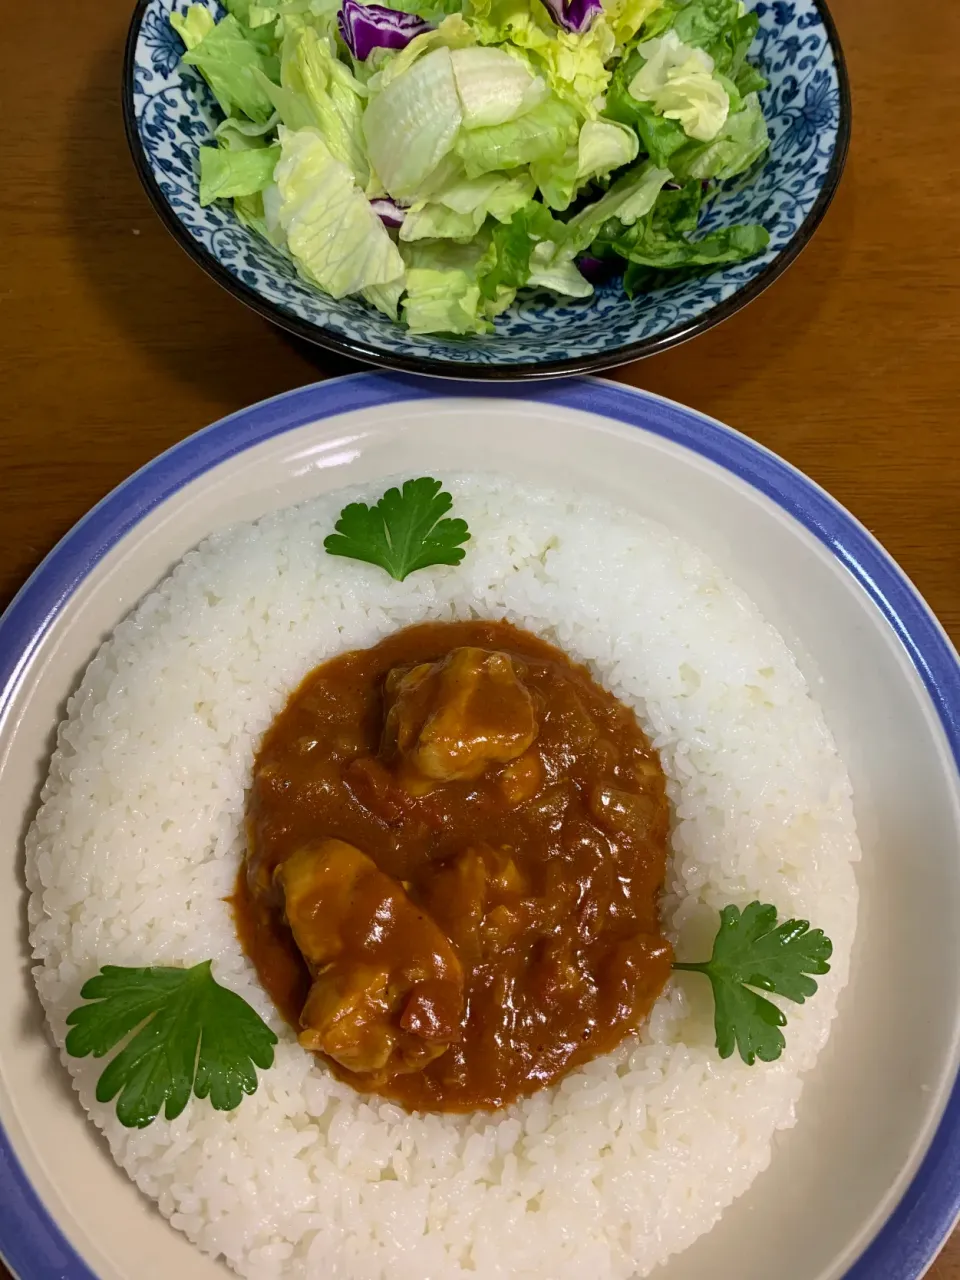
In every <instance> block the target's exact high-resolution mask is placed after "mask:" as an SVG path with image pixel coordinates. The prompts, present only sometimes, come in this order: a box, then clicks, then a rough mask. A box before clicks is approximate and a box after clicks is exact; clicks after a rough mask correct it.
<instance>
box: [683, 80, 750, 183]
mask: <svg viewBox="0 0 960 1280" xmlns="http://www.w3.org/2000/svg"><path fill="white" fill-rule="evenodd" d="M769 145H770V135H769V133H768V131H767V122H766V120H764V118H763V111H762V109H761V107H760V100H759V99H758V98H757V95H756V94H755V93H751V94H748V95H747V97H746V99H745V100H744V104H743V107H742V109H741V110H740V111H738V112H737V113H736V115H732V116H729V117H728V118H727V122H726V124H725V125H724V126H723V128H722V129H721V130H720V132H719V133H718V134H717V136H716V137H715V138H714V139H713V141H712V142H704V143H700V144H698V145H693V144H691V145H690V146H688V147H685V148H684V149H683V150H682V151H678V152H677V154H676V155H675V156H674V158H673V160H672V162H671V164H672V168H673V171H674V175H675V177H676V178H677V179H678V180H679V181H681V182H683V181H685V180H686V179H687V178H699V179H700V180H701V181H702V180H703V179H705V178H716V179H717V180H718V181H721V182H722V181H724V180H725V179H727V178H733V177H736V175H737V174H739V173H745V172H746V170H747V169H749V168H750V166H751V165H752V164H754V163H755V162H756V161H757V160H758V159H759V158H760V156H762V155H763V153H764V152H765V151H766V149H767V147H768V146H769Z"/></svg>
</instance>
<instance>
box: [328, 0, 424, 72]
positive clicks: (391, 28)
mask: <svg viewBox="0 0 960 1280" xmlns="http://www.w3.org/2000/svg"><path fill="white" fill-rule="evenodd" d="M337 26H338V27H339V28H340V34H341V36H342V37H343V43H344V44H345V45H346V46H347V48H348V49H349V50H350V52H351V53H352V54H353V56H354V57H355V58H359V59H360V61H361V62H364V61H365V60H366V59H367V58H369V57H370V54H371V53H372V52H373V51H374V49H404V48H406V46H407V45H408V44H409V43H410V41H411V40H412V39H413V38H414V36H419V35H422V34H423V32H424V31H432V30H433V25H432V24H431V23H429V22H424V20H423V18H418V17H417V15H416V14H415V13H401V12H400V11H399V10H397V9H385V8H384V7H383V5H381V4H360V3H359V0H343V4H342V5H341V6H340V12H339V13H338V14H337Z"/></svg>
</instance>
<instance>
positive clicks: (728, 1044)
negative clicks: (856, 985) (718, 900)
mask: <svg viewBox="0 0 960 1280" xmlns="http://www.w3.org/2000/svg"><path fill="white" fill-rule="evenodd" d="M832 952H833V943H832V942H831V941H830V939H829V938H828V937H826V936H825V934H824V932H823V930H822V929H811V928H810V925H809V924H808V923H807V921H806V920H785V921H784V922H783V924H781V925H778V924H777V909H776V907H771V906H768V905H764V904H763V903H761V902H751V903H750V905H749V906H748V907H745V908H744V910H743V913H742V914H741V912H740V911H739V910H738V909H737V908H736V907H732V906H731V907H724V909H723V910H722V911H721V912H720V931H719V933H718V934H717V937H716V940H715V942H714V944H713V955H712V956H711V957H710V959H709V960H705V961H703V962H702V963H701V964H679V963H675V964H674V966H673V967H674V969H681V970H685V971H686V972H688V973H702V974H705V975H706V976H707V977H708V978H709V979H710V985H711V986H712V987H713V999H714V1005H715V1016H714V1025H715V1027H716V1032H717V1049H718V1050H719V1051H720V1057H721V1058H729V1057H730V1056H731V1054H732V1053H733V1050H734V1048H737V1049H739V1050H740V1057H741V1058H742V1059H743V1060H744V1062H746V1063H747V1065H748V1066H753V1063H754V1062H755V1060H756V1059H757V1058H759V1059H760V1060H761V1062H773V1061H775V1059H777V1058H779V1057H780V1055H781V1053H782V1052H783V1050H784V1047H785V1044H786V1041H785V1040H784V1038H783V1033H782V1032H781V1031H780V1028H781V1027H783V1026H786V1022H787V1019H786V1018H785V1017H784V1015H783V1013H782V1012H781V1010H780V1009H778V1008H777V1006H776V1005H775V1004H773V1003H772V1002H771V1001H770V1000H765V999H764V998H763V996H761V995H758V994H757V992H756V991H752V990H751V987H759V988H760V990H761V991H772V992H773V993H774V994H775V995H779V996H786V998H787V999H788V1000H793V1001H795V1002H796V1003H797V1004H803V1002H804V1001H805V1000H806V999H807V997H808V996H812V995H813V994H814V993H815V992H816V990H817V984H816V982H814V980H813V978H811V977H809V976H808V975H809V974H811V973H828V972H829V971H830V966H829V964H828V963H827V961H828V960H829V959H830V956H831V954H832Z"/></svg>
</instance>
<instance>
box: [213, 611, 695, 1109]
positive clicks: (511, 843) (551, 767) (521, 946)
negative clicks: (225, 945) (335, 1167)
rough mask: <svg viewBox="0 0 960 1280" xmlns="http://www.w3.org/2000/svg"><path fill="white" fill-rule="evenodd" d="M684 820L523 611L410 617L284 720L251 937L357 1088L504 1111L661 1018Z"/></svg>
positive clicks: (264, 817) (606, 708)
mask: <svg viewBox="0 0 960 1280" xmlns="http://www.w3.org/2000/svg"><path fill="white" fill-rule="evenodd" d="M667 825H668V811H667V802H666V796H665V791H664V778H663V773H662V771H661V768H660V763H659V761H658V759H657V756H656V753H655V752H654V751H653V750H652V748H651V747H650V744H649V742H648V741H647V739H646V738H645V737H644V734H643V733H642V731H641V730H640V727H639V725H638V724H637V721H636V718H635V716H634V714H633V712H632V711H631V710H630V709H629V708H627V707H625V706H624V705H623V704H621V703H620V702H618V701H617V700H616V698H614V697H613V696H612V695H611V694H609V693H608V692H607V691H606V690H604V689H602V688H601V687H600V686H599V685H598V684H596V683H595V681H594V680H593V679H592V678H591V676H590V675H589V673H588V672H587V670H586V669H585V668H584V667H580V666H575V665H574V664H573V663H571V662H570V661H569V659H568V658H567V657H566V656H565V655H564V654H563V653H561V652H560V651H559V650H558V649H555V648H553V647H551V646H550V645H548V644H546V643H544V642H543V641H542V640H539V639H537V638H536V637H535V636H533V635H530V634H528V633H526V632H523V631H520V630H517V629H516V628H514V627H512V626H510V625H508V624H507V623H491V622H458V623H428V624H425V625H422V626H416V627H410V628H408V629H407V630H404V631H401V632H398V633H397V634H395V635H393V636H391V637H389V638H388V639H386V640H384V641H383V642H382V643H381V644H378V645H376V646H375V647H374V648H372V649H367V650H362V651H358V652H354V653H346V654H343V655H342V656H340V657H338V658H335V659H333V660H332V661H330V662H326V663H324V664H323V665H322V666H321V667H318V668H317V669H316V670H315V671H314V672H312V673H311V674H310V675H309V676H308V677H307V679H306V680H304V682H303V684H302V685H301V686H300V687H299V689H297V691H296V692H295V693H294V694H293V696H292V697H291V699H290V701H289V703H288V704H287V706H286V708H285V709H284V711H283V712H282V713H281V714H280V715H279V716H278V717H277V719H276V721H275V722H274V724H273V725H272V726H271V728H270V730H269V731H268V732H267V734H266V736H265V738H264V740H263V744H262V746H261V749H260V752H259V755H258V756H257V759H256V763H255V767H254V776H253V788H252V793H251V797H250V804H249V811H248V836H249V842H248V855H247V859H246V864H245V867H244V869H243V871H242V873H241V877H240V881H239V884H238V888H237V894H236V898H235V910H236V917H237V923H238V929H239V933H240V938H241V941H242V943H243V945H244V948H245V950H246V952H247V954H248V955H249V956H250V957H251V959H252V960H253V962H254V964H255V965H256V968H257V971H258V973H259V974H260V977H261V980H262V981H263V983H264V986H265V987H266V989H267V991H268V992H269V993H270V995H271V997H272V998H273V1000H274V1001H275V1002H276V1004H277V1006H278V1008H279V1009H280V1011H281V1012H282V1013H283V1014H284V1016H285V1017H286V1018H287V1019H288V1020H289V1021H290V1022H291V1023H292V1024H293V1025H294V1026H295V1027H297V1028H298V1030H299V1034H300V1043H301V1044H303V1045H304V1046H305V1047H306V1048H307V1049H311V1050H313V1051H315V1052H316V1053H319V1054H321V1055H323V1056H324V1058H325V1059H326V1060H327V1061H328V1062H329V1063H330V1065H331V1067H332V1068H333V1070H334V1071H335V1072H336V1074H337V1075H338V1076H339V1077H340V1078H341V1079H343V1080H346V1081H349V1082H350V1083H351V1084H352V1085H354V1086H355V1087H356V1088H358V1089H363V1090H368V1091H372V1092H375V1093H379V1094H382V1095H384V1096H385V1097H388V1098H392V1099H395V1100H396V1101H397V1102H399V1103H401V1104H402V1105H404V1106H405V1107H408V1108H410V1109H418V1110H434V1111H466V1110H472V1109H473V1108H477V1107H497V1106H501V1105H503V1104H504V1103H507V1102H510V1101H511V1100H513V1099H514V1098H517V1097H519V1096H521V1095H523V1094H528V1093H532V1092H533V1091H534V1090H536V1089H539V1088H541V1087H542V1086H544V1085H547V1084H550V1083H552V1082H553V1081H556V1080H558V1079H559V1078H560V1077H561V1076H563V1075H564V1074H565V1073H566V1072H568V1071H569V1070H571V1069H572V1068H573V1067H576V1066H578V1065H579V1064H580V1063H583V1062H586V1061H588V1060H589V1059H590V1058H593V1057H595V1056H596V1055H597V1054H599V1053H604V1052H606V1051H607V1050H609V1049H611V1048H613V1046H614V1045H616V1044H617V1043H618V1042H619V1041H620V1040H621V1039H622V1037H623V1036H624V1035H625V1034H626V1033H627V1032H628V1031H630V1030H632V1029H633V1028H635V1027H636V1026H637V1025H638V1023H639V1022H640V1021H641V1020H642V1019H643V1018H644V1017H645V1016H646V1015H647V1013H648V1012H649V1010H650V1007H651V1006H652V1004H653V1002H654V1001H655V1000H656V998H657V996H658V994H659V992H660V990H661V988H662V986H663V984H664V982H665V981H666V978H667V975H668V973H669V969H670V962H671V953H670V947H669V945H668V943H667V942H666V941H665V940H664V938H663V937H662V936H661V934H660V924H659V909H658V896H659V892H660V887H661V884H662V881H663V876H664V866H665V860H666V844H667Z"/></svg>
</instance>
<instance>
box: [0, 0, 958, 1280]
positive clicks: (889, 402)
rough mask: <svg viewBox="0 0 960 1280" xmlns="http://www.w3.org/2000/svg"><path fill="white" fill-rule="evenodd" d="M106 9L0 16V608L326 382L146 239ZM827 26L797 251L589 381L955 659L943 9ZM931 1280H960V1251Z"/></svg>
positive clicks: (117, 54)
mask: <svg viewBox="0 0 960 1280" xmlns="http://www.w3.org/2000/svg"><path fill="white" fill-rule="evenodd" d="M131 7H132V6H131V4H130V3H129V0H97V2H96V3H94V0H83V3H81V4H79V5H75V6H71V7H70V11H69V13H67V11H66V10H65V9H64V8H63V7H61V6H56V7H55V6H53V5H51V4H47V3H44V2H43V0H40V2H39V3H36V4H20V5H13V4H11V5H9V6H8V8H7V10H6V11H5V13H4V36H3V40H2V45H0V50H2V52H0V65H2V71H3V76H2V79H0V85H2V88H0V98H2V105H3V113H4V125H5V130H4V148H3V150H4V155H5V163H4V166H3V171H4V182H3V184H2V187H0V261H2V263H3V268H2V271H0V334H2V339H3V341H2V347H0V352H2V355H0V360H2V370H3V378H2V387H3V393H2V396H0V604H5V603H7V601H8V600H9V599H10V597H11V596H12V594H13V593H14V592H15V591H16V590H17V588H18V587H19V586H20V584H21V583H22V582H23V580H24V578H25V576H26V575H27V574H28V573H29V572H30V570H31V569H32V568H33V567H34V566H35V565H36V564H37V562H38V561H39V560H40V558H41V557H42V556H43V555H44V554H45V552H47V551H48V550H49V549H50V547H51V546H52V545H53V544H54V543H55V542H56V541H57V539H58V538H59V537H60V536H61V535H62V534H63V533H64V532H66V530H67V529H68V528H69V527H70V526H71V525H72V524H73V523H74V521H76V520H77V519H79V517H80V516H82V515H83V514H84V512H85V511H86V510H87V509H88V508H89V507H90V506H91V505H92V504H93V503H94V502H96V501H97V499H99V498H100V497H102V496H103V495H104V494H105V493H106V492H107V491H108V490H109V489H110V488H112V487H113V486H114V485H115V484H117V483H118V482H119V481H121V480H122V479H123V478H124V477H125V476H127V475H128V474H129V473H130V472H131V471H132V470H133V469H134V468H136V467H138V466H140V465H141V464H142V463H144V462H146V461H148V459H150V458H151V457H153V456H154V455H155V454H156V453H158V452H159V451H160V450H162V449H164V448H166V447H167V446H168V445H171V444H173V443H174V442H175V441H177V440H180V439H182V438H183V437H184V436H186V435H188V434H189V433H190V432H192V431H195V430H197V429H198V428H200V427H202V426H204V425H206V424H207V423H209V422H211V421H212V420H214V419H216V418H219V417H220V416H222V415H223V414H225V413H228V412H230V411H232V410H234V409H238V408H240V407H241V406H243V405H247V404H250V403H251V402H252V401H254V400H259V399H261V398H262V397H264V396H269V395H273V394H275V393H277V392H280V391H283V390H285V389H287V388H289V387H292V386H296V385H299V384H303V383H306V382H310V381H312V380H315V379H318V378H322V377H327V376H331V375H334V374H337V373H342V372H348V371H350V367H348V366H347V365H346V364H345V363H338V362H337V361H336V360H334V359H331V358H329V357H326V356H324V355H322V354H318V353H317V352H314V351H312V350H311V349H309V348H307V347H306V346H304V345H301V344H299V343H297V342H295V341H292V340H291V339H289V338H287V337H285V336H284V335H283V334H282V333H281V332H280V331H279V330H276V329H274V328H272V327H271V326H270V325H269V324H267V323H266V322H264V321H262V320H260V319H259V318H258V317H257V316H255V315H254V314H253V313H252V312H249V311H247V310H246V309H245V308H244V307H243V306H242V305H241V304H239V303H238V302H236V301H234V300H233V299H232V298H231V297H229V296H228V295H227V294H226V293H224V292H223V291H222V290H221V289H220V288H219V287H218V286H217V285H216V284H214V283H213V282H212V281H210V280H209V279H208V278H207V277H206V276H205V275H204V274H203V273H202V272H201V271H200V270H199V268H197V267H196V266H194V265H193V263H192V262H190V261H189V260H188V259H187V257H186V256H185V255H184V254H183V253H182V252H181V250H180V249H179V248H178V247H177V245H176V244H175V243H174V242H173V240H172V239H171V238H170V237H169V236H168V234H167V233H166V231H165V230H164V229H163V228H162V226H161V225H160V223H159V221H158V220H157V218H156V216H155V214H154V213H153V211H152V209H151V208H150V205H149V204H148V202H147V199H146V197H145V196H144V194H143V192H142V191H141V189H140V186H139V184H138V181H137V178H136V176H135V173H134V170H133V166H132V164H131V162H130V159H129V156H128V154H127V150H126V143H125V141H124V135H123V125H122V121H121V114H120V69H121V59H122V52H123V42H124V37H125V34H126V27H127V23H128V20H129V16H130V9H131ZM833 9H834V13H835V17H836V20H837V24H838V26H839V29H840V33H841V37H842V39H843V43H844V47H845V50H846V54H847V59H848V63H849V68H850V73H851V79H852V84H853V101H854V128H853V144H852V147H851V153H850V159H849V162H848V165H847V172H846V175H845V177H844V180H843V183H842V185H841V188H840V192H839V194H838V196H837V198H836V200H835V202H834V204H833V206H832V208H831V209H830V211H829V213H828V214H827V217H826V219H825V221H824V223H823V226H822V227H821V229H820V231H819V233H818V234H817V236H816V238H815V239H814V241H813V243H812V244H811V245H810V247H809V248H808V249H807V250H806V251H805V252H804V254H803V255H802V257H801V258H800V259H799V261H798V262H797V263H796V264H795V265H794V266H793V267H792V268H791V270H790V271H789V272H788V273H787V274H786V276H784V277H783V278H782V279H781V280H780V281H778V282H777V283H776V284H775V285H774V286H773V288H771V289H770V290H769V291H768V292H767V293H766V294H765V295H764V296H763V297H761V298H760V299H759V300H757V301H756V302H754V303H753V304H752V305H751V306H749V307H748V308H747V309H746V310H745V311H743V312H741V313H740V314H739V315H737V316H736V317H734V318H733V319H732V320H730V321H728V322H727V323H726V324H724V325H721V326H720V327H719V328H718V329H715V330H713V331H712V332H710V333H708V334H706V335H704V336H703V337H701V338H698V339H697V340H696V341H695V342H693V343H691V344H688V345H686V346H683V347H680V348H677V349H675V350H673V351H671V352H668V353H667V354H665V355H663V356H660V357H657V358H655V359H652V360H648V361H645V362H642V363H638V364H634V365H632V366H629V367H626V368H624V369H620V370H618V371H617V372H616V373H615V374H614V375H613V376H614V377H618V378H620V379H622V380H623V381H625V382H629V383H632V384H634V385H636V386H641V387H647V388H650V389H651V390H653V391H657V392H661V393H663V394H665V395H668V396H671V397H673V398H675V399H677V400H681V401H684V402H685V403H687V404H690V405H692V406H694V407H695V408H697V409H701V410H704V411H706V412H707V413H710V414H713V415H714V416H715V417H718V418H720V419H722V420H723V421H725V422H728V423H730V424H731V425H733V426H735V427H738V428H739V429H740V430H742V431H745V432H747V433H748V434H749V435H752V436H753V437H755V438H756V439H757V440H760V441H762V442H763V443H764V444H765V445H768V446H769V447H770V448H772V449H775V450H776V451H777V452H778V453H780V454H782V455H783V456H784V457H786V458H787V459H789V460H790V461H791V462H792V463H794V464H795V465H797V466H798V467H800V468H802V469H803V470H804V471H806V472H807V473H808V474H809V475H811V476H812V477H813V478H814V479H815V480H817V481H819V483H820V484H822V485H823V486H824V487H825V488H827V489H829V490H830V491H831V492H832V493H833V494H834V495H835V496H836V497H837V498H838V499H839V500H840V501H841V502H843V503H844V504H845V505H846V506H847V507H849V508H850V509H851V510H852V511H853V512H854V513H855V514H856V515H857V516H858V517H859V518H860V519H861V520H862V521H863V522H864V523H865V524H866V525H867V526H868V528H870V529H871V530H872V531H873V532H874V533H875V534H876V536H877V537H878V538H880V540H881V541H882V542H883V543H884V544H885V545H886V547H887V548H888V549H889V551H890V552H891V553H892V554H893V555H894V556H895V557H896V558H897V559H898V560H899V561H900V563H901V564H902V565H903V567H904V568H905V569H906V571H907V572H908V573H909V574H910V576H911V577H912V578H913V580H914V582H915V583H916V584H917V586H918V587H919V588H920V590H921V591H922V592H923V594H924V595H925V596H926V598H927V599H928V601H929V602H930V604H931V605H932V607H933V608H934V609H935V611H936V612H937V613H938V614H939V616H940V618H941V620H942V621H943V623H944V625H945V627H946V628H947V630H948V632H950V634H951V636H952V638H953V639H954V641H955V642H956V641H957V640H960V504H958V487H960V449H958V438H960V437H958V409H960V253H958V250H957V246H958V245H960V144H958V141H957V131H956V122H957V120H958V119H960V75H958V74H957V62H956V50H957V49H958V47H960V3H958V2H957V0H914V2H913V3H912V4H911V5H909V6H908V7H907V8H905V7H904V5H903V4H902V3H901V0H833ZM41 35H42V41H40V42H38V40H39V37H40V36H41ZM41 45H42V56H41ZM930 1274H931V1275H932V1276H933V1277H934V1280H960V1239H958V1238H955V1239H954V1241H953V1242H951V1243H950V1244H948V1245H947V1247H946V1249H945V1250H944V1252H943V1254H942V1256H941V1258H940V1260H939V1261H938V1262H937V1263H936V1264H935V1266H934V1269H933V1271H932V1272H931V1273H930ZM24 1280H30V1278H29V1277H25V1278H24Z"/></svg>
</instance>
